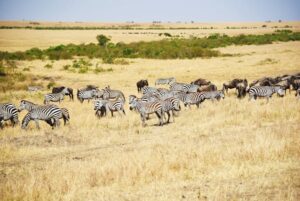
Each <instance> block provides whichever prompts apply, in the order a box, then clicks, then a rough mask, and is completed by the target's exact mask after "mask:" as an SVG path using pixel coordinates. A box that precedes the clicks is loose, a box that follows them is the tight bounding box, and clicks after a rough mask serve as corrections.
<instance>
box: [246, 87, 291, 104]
mask: <svg viewBox="0 0 300 201" xmlns="http://www.w3.org/2000/svg"><path fill="white" fill-rule="evenodd" d="M274 93H277V94H278V95H279V96H284V94H285V93H284V90H283V89H282V88H281V87H280V86H253V87H251V88H250V89H249V101H250V100H251V99H256V98H257V97H264V98H267V102H268V101H269V99H270V98H271V97H272V95H273V94H274Z"/></svg>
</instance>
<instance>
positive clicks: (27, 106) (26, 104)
mask: <svg viewBox="0 0 300 201" xmlns="http://www.w3.org/2000/svg"><path fill="white" fill-rule="evenodd" d="M39 106H41V105H37V104H35V103H32V102H30V101H27V100H21V102H20V106H19V109H18V111H19V112H21V111H22V110H27V111H28V112H30V111H32V110H33V109H35V108H37V107H39ZM61 112H62V115H61V116H60V117H59V119H63V120H64V125H66V123H67V122H69V121H70V114H69V110H68V109H67V108H61ZM46 122H47V123H48V124H49V125H50V126H53V125H54V123H55V122H54V119H49V120H46Z"/></svg>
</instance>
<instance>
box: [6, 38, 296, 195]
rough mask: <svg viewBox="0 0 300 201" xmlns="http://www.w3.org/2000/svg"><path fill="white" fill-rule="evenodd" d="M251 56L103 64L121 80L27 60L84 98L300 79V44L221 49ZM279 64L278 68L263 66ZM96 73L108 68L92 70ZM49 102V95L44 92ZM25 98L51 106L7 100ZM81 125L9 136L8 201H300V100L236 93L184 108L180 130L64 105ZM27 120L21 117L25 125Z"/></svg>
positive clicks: (87, 105) (73, 121)
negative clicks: (204, 83) (165, 82)
mask: <svg viewBox="0 0 300 201" xmlns="http://www.w3.org/2000/svg"><path fill="white" fill-rule="evenodd" d="M220 50H221V51H222V52H230V53H240V54H241V56H236V57H224V58H221V57H220V58H212V59H193V60H163V61H162V60H145V59H134V60H130V63H129V64H128V65H125V66H123V65H108V64H102V67H103V68H113V72H104V73H99V74H97V75H96V74H93V73H87V74H76V73H70V72H67V71H62V70H61V69H62V66H63V65H65V64H70V63H71V61H57V62H55V63H54V64H53V68H51V69H45V68H44V67H43V66H44V65H45V64H46V63H47V62H48V61H24V62H21V63H20V64H19V65H20V66H21V67H20V68H21V69H22V68H24V67H27V66H32V67H31V71H30V73H33V74H34V75H39V76H49V75H51V76H53V77H56V76H60V78H61V79H59V80H57V79H56V82H57V83H58V84H62V85H67V86H71V87H73V88H74V89H76V88H80V87H83V86H85V85H86V84H96V85H98V86H100V87H104V86H106V85H107V84H109V85H110V86H111V87H112V88H117V89H121V90H122V91H123V92H124V93H125V95H126V97H128V95H130V94H136V93H137V92H136V88H135V83H136V81H138V80H139V79H142V78H148V80H149V82H150V84H151V85H153V83H154V81H155V79H156V78H157V77H169V76H174V77H176V78H177V79H178V80H179V81H182V82H190V81H191V80H194V79H196V78H199V77H203V78H207V79H209V80H211V81H212V82H214V83H216V84H217V86H218V87H221V85H222V83H223V82H224V81H227V80H230V79H232V78H236V77H241V78H244V77H246V78H248V80H250V81H252V80H254V79H257V78H259V77H262V76H266V75H270V76H273V75H278V74H286V73H295V72H298V71H300V66H299V63H300V57H299V55H300V54H299V53H300V43H299V42H287V43H277V44H272V45H263V46H240V47H227V48H220ZM266 59H274V60H276V61H277V63H271V64H270V63H262V64H261V65H259V66H258V65H257V64H258V63H259V62H261V61H264V60H266ZM92 62H93V64H95V63H97V62H99V61H97V60H93V61H92ZM43 93H46V91H43ZM19 97H25V98H26V99H28V100H32V101H34V102H37V103H42V99H41V96H40V95H39V94H36V95H34V94H31V95H29V94H28V93H27V92H25V91H16V92H14V93H12V94H10V93H6V94H0V100H1V102H2V101H8V100H9V101H12V102H14V103H16V104H17V105H19V100H20V99H19ZM61 106H63V107H66V108H68V109H69V110H70V113H71V123H70V125H68V126H62V127H61V128H59V129H55V130H51V129H50V127H49V126H48V125H46V124H42V129H41V130H40V131H38V130H36V129H35V125H34V123H31V124H30V125H29V130H28V131H23V130H21V129H20V128H19V127H16V128H11V127H7V128H5V129H4V130H1V131H0V132H1V136H0V153H1V154H0V162H1V163H0V197H1V198H2V199H3V200H299V197H300V194H299V192H300V162H299V161H300V150H299V147H300V138H299V128H300V127H299V120H300V113H299V109H300V102H299V101H297V100H296V98H295V96H294V94H287V96H286V97H285V98H278V97H276V96H274V98H272V99H271V100H270V102H269V103H268V104H266V101H265V100H258V101H256V102H248V100H247V99H243V100H237V99H236V97H235V95H234V93H233V92H230V94H229V96H227V97H226V98H225V99H224V100H222V101H220V102H217V103H211V102H204V104H203V105H202V106H201V108H200V109H196V108H192V109H191V110H189V109H183V111H182V112H180V115H179V116H178V117H177V118H176V119H175V120H176V122H175V123H171V124H169V125H166V126H163V127H157V126H154V124H156V123H157V119H156V117H153V118H151V120H149V121H148V122H147V124H148V126H147V127H145V128H143V127H142V126H141V121H140V119H139V116H138V115H137V114H136V113H134V112H131V111H129V110H128V104H126V112H127V115H126V116H125V117H120V116H119V115H118V114H116V117H113V118H112V117H110V115H109V116H108V117H106V118H102V119H100V120H98V119H97V118H96V117H95V116H94V111H93V107H92V103H84V104H80V103H79V102H78V101H77V100H75V101H74V102H70V101H68V98H66V100H65V101H64V102H63V103H61ZM24 114H25V112H22V113H21V118H22V117H23V116H24Z"/></svg>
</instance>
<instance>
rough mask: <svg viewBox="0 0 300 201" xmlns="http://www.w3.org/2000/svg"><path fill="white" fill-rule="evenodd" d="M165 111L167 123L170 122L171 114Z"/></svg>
mask: <svg viewBox="0 0 300 201" xmlns="http://www.w3.org/2000/svg"><path fill="white" fill-rule="evenodd" d="M166 113H167V115H168V121H167V123H170V116H171V114H170V111H168V112H166Z"/></svg>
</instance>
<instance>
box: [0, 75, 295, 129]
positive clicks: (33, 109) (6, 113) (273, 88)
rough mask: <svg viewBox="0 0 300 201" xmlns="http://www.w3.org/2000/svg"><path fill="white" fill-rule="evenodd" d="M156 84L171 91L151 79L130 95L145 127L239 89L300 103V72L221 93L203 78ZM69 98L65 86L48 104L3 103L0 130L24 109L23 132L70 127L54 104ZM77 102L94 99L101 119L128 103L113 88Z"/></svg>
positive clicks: (235, 84)
mask: <svg viewBox="0 0 300 201" xmlns="http://www.w3.org/2000/svg"><path fill="white" fill-rule="evenodd" d="M155 85H169V89H166V88H156V87H150V86H149V84H148V81H147V80H140V81H138V82H137V89H138V93H142V96H141V97H137V96H136V95H130V96H129V109H130V110H134V111H136V112H137V113H138V114H139V115H140V117H141V121H142V125H143V126H145V125H146V123H145V122H146V120H147V119H149V115H151V114H156V116H157V118H158V120H159V121H158V125H160V126H162V125H164V124H165V123H169V122H170V119H171V116H172V119H173V122H175V116H177V115H178V112H179V111H180V110H181V106H180V103H182V104H183V105H184V106H185V107H187V106H188V107H189V108H190V107H191V105H196V107H198V108H199V106H200V104H201V103H202V102H203V101H205V100H211V101H215V100H220V99H224V98H225V92H226V93H228V89H235V90H236V91H237V97H238V98H243V97H245V96H246V94H247V93H248V94H249V100H252V99H254V100H255V99H257V97H264V98H266V99H267V102H268V101H269V99H270V98H271V97H272V95H273V94H275V93H276V94H277V95H278V96H280V97H283V96H284V95H285V94H286V90H289V91H290V92H291V90H295V91H296V94H295V96H297V97H298V99H299V100H300V73H297V74H293V75H283V76H278V77H275V78H272V77H264V78H261V79H258V80H255V81H253V82H252V83H250V84H249V85H248V81H247V79H233V80H231V81H229V82H226V83H224V84H223V87H222V89H221V90H218V89H217V86H216V85H214V84H213V83H212V82H211V81H207V80H205V79H201V78H199V79H197V80H195V81H193V82H191V83H190V84H188V83H180V82H177V81H176V79H175V78H174V77H171V78H160V79H157V80H156V81H155ZM66 95H68V96H69V97H70V100H74V99H73V89H72V88H68V87H64V86H62V87H54V88H53V89H52V93H49V94H46V95H45V96H44V105H39V104H35V103H32V102H30V101H27V100H21V101H20V106H19V108H17V107H16V106H15V105H14V104H11V103H0V127H1V128H3V122H4V121H8V120H10V122H11V124H12V126H15V125H16V124H18V123H19V118H18V114H19V113H20V112H21V111H23V110H27V112H28V113H27V114H26V115H25V116H24V118H23V120H22V122H21V128H22V129H25V128H26V127H27V125H28V124H29V122H30V121H34V122H35V124H36V127H37V128H39V120H42V121H45V122H46V123H47V124H49V125H50V126H51V127H52V128H54V127H58V126H59V125H60V119H63V121H64V124H65V125H66V124H67V123H68V122H69V121H70V114H69V111H68V109H66V108H60V107H58V106H57V105H54V104H52V103H51V102H61V101H63V100H64V96H66ZM77 99H78V100H79V102H80V103H83V102H84V101H85V100H87V101H88V102H89V101H90V100H93V103H94V104H93V108H94V111H95V115H96V116H97V117H98V118H101V117H104V116H106V113H107V112H110V113H111V116H113V113H114V112H118V113H119V114H120V115H121V116H124V115H126V112H125V102H126V100H125V96H124V94H123V92H122V91H120V90H115V89H111V88H110V86H107V87H105V88H103V89H99V88H98V87H96V86H93V85H88V86H87V87H85V88H82V89H78V90H77ZM166 115H167V118H166Z"/></svg>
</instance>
